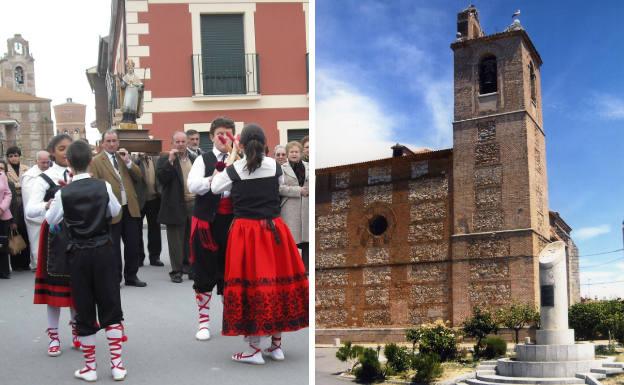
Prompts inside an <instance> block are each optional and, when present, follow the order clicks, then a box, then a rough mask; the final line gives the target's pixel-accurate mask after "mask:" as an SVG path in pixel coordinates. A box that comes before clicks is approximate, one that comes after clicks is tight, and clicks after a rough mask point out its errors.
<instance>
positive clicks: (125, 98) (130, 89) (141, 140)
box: [117, 59, 162, 154]
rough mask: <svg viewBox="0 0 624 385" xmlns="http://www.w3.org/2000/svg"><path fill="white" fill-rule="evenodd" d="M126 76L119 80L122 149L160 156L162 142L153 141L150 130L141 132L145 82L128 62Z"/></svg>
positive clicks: (120, 139) (132, 64)
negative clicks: (140, 124) (140, 120)
mask: <svg viewBox="0 0 624 385" xmlns="http://www.w3.org/2000/svg"><path fill="white" fill-rule="evenodd" d="M126 68H127V69H126V74H125V75H123V76H120V78H119V88H120V91H119V96H120V100H121V112H122V113H123V117H122V120H121V122H120V123H119V130H118V131H117V134H118V136H119V142H120V144H119V145H120V147H123V148H125V149H127V150H128V151H130V152H143V153H148V154H158V153H160V151H161V150H162V141H160V140H154V139H151V138H150V136H149V130H140V129H139V126H138V124H137V121H136V120H137V118H140V117H141V115H142V114H143V88H144V85H143V82H142V81H141V79H139V77H138V76H137V75H136V73H135V72H134V62H133V61H132V60H130V59H129V60H128V61H127V62H126Z"/></svg>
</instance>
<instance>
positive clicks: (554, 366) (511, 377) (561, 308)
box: [466, 241, 624, 385]
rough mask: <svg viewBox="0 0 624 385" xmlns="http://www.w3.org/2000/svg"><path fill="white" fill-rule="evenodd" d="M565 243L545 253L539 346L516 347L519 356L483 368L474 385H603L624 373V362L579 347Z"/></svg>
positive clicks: (550, 246) (591, 346) (541, 271)
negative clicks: (571, 318) (608, 378)
mask: <svg viewBox="0 0 624 385" xmlns="http://www.w3.org/2000/svg"><path fill="white" fill-rule="evenodd" d="M566 271H567V270H566V254H565V243H564V242H562V241H558V242H553V243H550V244H548V245H547V246H546V247H545V248H544V249H543V250H542V252H541V253H540V255H539V280H540V281H539V282H540V324H541V325H540V326H541V327H540V329H539V330H537V332H536V343H535V344H530V343H524V344H518V345H516V357H515V358H501V359H499V360H497V361H494V362H489V363H486V364H485V365H482V368H481V369H485V370H479V369H480V368H477V374H476V379H475V380H473V379H469V380H466V383H468V384H470V385H484V384H552V385H555V384H584V383H587V384H593V385H596V384H599V382H598V379H599V378H604V377H605V375H607V374H616V373H622V368H623V367H624V364H620V363H613V362H609V361H610V360H607V359H596V357H595V356H594V351H595V348H594V344H591V343H574V329H570V328H569V327H568V294H567V286H568V284H567V272H566Z"/></svg>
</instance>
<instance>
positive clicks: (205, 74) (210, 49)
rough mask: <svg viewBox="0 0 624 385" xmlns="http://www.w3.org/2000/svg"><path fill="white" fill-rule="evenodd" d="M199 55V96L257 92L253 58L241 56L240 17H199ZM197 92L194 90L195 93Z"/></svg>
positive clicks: (243, 36) (207, 15)
mask: <svg viewBox="0 0 624 385" xmlns="http://www.w3.org/2000/svg"><path fill="white" fill-rule="evenodd" d="M200 20H201V21H200V22H201V55H194V57H193V65H194V66H199V68H200V69H201V70H200V77H201V81H200V82H199V83H200V84H199V85H200V87H201V88H202V89H201V90H200V92H195V93H199V94H203V95H244V94H248V93H258V78H257V67H258V65H257V64H258V63H257V60H258V59H257V55H256V54H255V53H245V33H244V15H243V14H203V15H201V19H200ZM196 91H197V90H196Z"/></svg>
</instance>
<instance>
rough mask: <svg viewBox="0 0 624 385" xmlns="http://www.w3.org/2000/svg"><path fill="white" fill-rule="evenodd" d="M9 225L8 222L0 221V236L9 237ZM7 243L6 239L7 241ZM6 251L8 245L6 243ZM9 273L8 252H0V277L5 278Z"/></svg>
mask: <svg viewBox="0 0 624 385" xmlns="http://www.w3.org/2000/svg"><path fill="white" fill-rule="evenodd" d="M9 223H10V221H0V235H2V236H8V235H9ZM7 242H8V239H7ZM7 250H8V243H7ZM10 273H11V268H10V267H9V252H8V251H4V252H0V275H4V276H7V275H9V274H10Z"/></svg>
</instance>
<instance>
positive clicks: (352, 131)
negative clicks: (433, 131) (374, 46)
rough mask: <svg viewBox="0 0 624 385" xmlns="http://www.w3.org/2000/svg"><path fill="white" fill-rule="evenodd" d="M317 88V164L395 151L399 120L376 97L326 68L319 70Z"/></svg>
mask: <svg viewBox="0 0 624 385" xmlns="http://www.w3.org/2000/svg"><path fill="white" fill-rule="evenodd" d="M316 92H317V102H316V126H317V131H316V133H317V135H316V140H317V143H318V147H317V150H316V165H317V167H329V166H336V165H340V164H348V163H357V162H364V161H369V160H374V159H380V158H388V157H390V156H391V155H392V153H391V150H390V147H392V145H394V144H395V142H394V141H393V136H394V135H393V128H392V127H393V126H394V125H395V124H396V121H395V120H394V119H393V117H392V115H391V114H389V113H385V112H384V111H383V108H382V107H381V105H380V104H379V103H378V102H377V101H376V100H374V99H373V98H372V97H370V96H367V95H365V94H363V93H362V92H361V91H359V90H358V89H357V88H356V87H354V86H352V85H349V84H347V83H346V82H344V81H342V80H339V79H338V78H337V75H336V74H335V73H332V72H331V71H328V70H322V69H317V71H316ZM408 147H410V145H408Z"/></svg>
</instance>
